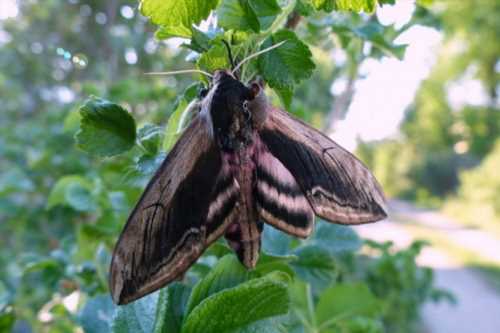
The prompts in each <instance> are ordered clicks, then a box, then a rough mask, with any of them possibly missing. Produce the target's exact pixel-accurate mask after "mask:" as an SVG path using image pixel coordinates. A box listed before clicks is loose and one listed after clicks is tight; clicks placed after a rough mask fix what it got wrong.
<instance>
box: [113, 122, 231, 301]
mask: <svg viewBox="0 0 500 333" xmlns="http://www.w3.org/2000/svg"><path fill="white" fill-rule="evenodd" d="M238 193H239V186H238V184H237V182H236V181H235V180H234V178H233V177H232V176H230V173H229V172H228V170H227V167H226V166H225V165H223V162H222V158H221V155H220V152H219V149H218V147H217V145H216V144H215V143H214V141H213V139H212V138H211V137H210V135H209V124H208V123H207V122H206V121H205V120H204V118H202V117H200V116H198V117H197V118H195V119H194V120H193V122H192V123H191V125H190V126H189V127H188V128H187V129H186V130H185V131H184V133H183V135H182V136H181V137H180V138H179V140H178V142H177V144H176V145H175V146H174V147H173V149H172V150H171V152H170V153H169V154H168V156H167V158H166V159H165V161H164V162H163V164H162V165H161V167H160V168H159V170H158V171H157V172H156V174H155V175H154V177H153V178H152V179H151V181H150V182H149V184H148V186H147V188H146V190H145V191H144V193H143V195H142V197H141V198H140V200H139V202H138V203H137V205H136V207H135V208H134V210H133V211H132V213H131V215H130V217H129V219H128V221H127V223H126V225H125V227H124V229H123V231H122V234H121V236H120V238H119V240H118V243H117V244H116V247H115V249H114V252H113V259H112V263H111V272H110V289H111V293H112V296H113V300H114V301H115V303H117V304H126V303H129V302H131V301H133V300H135V299H137V298H139V297H142V296H144V295H146V294H148V293H151V292H153V291H155V290H157V289H159V288H161V287H162V286H164V285H166V284H167V283H169V282H171V281H172V280H175V279H177V278H179V277H180V276H182V274H183V273H184V272H185V271H186V270H187V269H188V268H189V267H190V266H191V264H192V263H194V261H196V259H197V258H198V257H199V256H200V255H201V254H202V253H203V251H204V250H205V249H206V247H207V246H208V245H209V244H210V243H212V242H213V241H215V240H216V239H217V238H219V237H220V236H221V235H222V234H223V233H224V230H225V229H226V227H227V226H228V224H229V223H230V222H231V221H232V219H233V218H234V216H233V215H234V213H235V209H234V207H235V205H236V201H237V198H238V195H239V194H238Z"/></svg>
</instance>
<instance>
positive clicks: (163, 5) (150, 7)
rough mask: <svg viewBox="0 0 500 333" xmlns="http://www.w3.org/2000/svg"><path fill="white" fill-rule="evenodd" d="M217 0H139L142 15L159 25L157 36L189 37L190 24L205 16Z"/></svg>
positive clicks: (215, 4)
mask: <svg viewBox="0 0 500 333" xmlns="http://www.w3.org/2000/svg"><path fill="white" fill-rule="evenodd" d="M218 2H219V0H141V2H140V10H141V13H142V15H144V16H146V17H148V18H149V19H150V20H151V22H153V23H154V24H156V25H159V26H161V28H160V30H159V32H157V34H156V37H157V38H160V39H162V38H169V37H173V36H180V37H191V26H192V25H193V24H197V23H199V22H201V21H202V20H203V19H205V18H207V16H208V14H210V11H211V10H212V9H214V8H215V7H216V6H217V3H218Z"/></svg>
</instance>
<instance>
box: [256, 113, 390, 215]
mask: <svg viewBox="0 0 500 333" xmlns="http://www.w3.org/2000/svg"><path fill="white" fill-rule="evenodd" d="M260 136H261V139H262V141H263V143H264V144H265V145H266V147H267V148H268V149H269V151H270V152H271V153H272V154H273V155H274V156H275V157H276V158H277V159H278V160H279V161H280V162H281V163H282V164H283V165H284V166H285V167H286V168H287V169H288V170H289V171H290V173H291V174H292V175H293V177H294V178H295V180H296V181H297V183H298V184H299V185H300V187H301V189H302V191H303V192H304V193H305V195H306V197H307V199H308V200H309V203H310V204H311V207H312V208H313V210H314V212H315V213H316V215H318V216H320V217H322V218H324V219H326V220H328V221H330V222H334V223H343V224H358V223H366V222H374V221H378V220H381V219H383V218H385V217H386V216H387V214H386V208H385V199H384V195H383V193H382V190H381V188H380V185H379V184H378V183H377V181H376V179H375V178H374V177H373V175H372V174H371V173H370V171H369V170H368V169H367V168H366V167H365V166H364V165H363V164H362V163H361V162H360V161H359V160H358V159H357V158H356V157H354V156H353V155H352V154H350V153H349V152H347V151H346V150H344V149H343V148H342V147H340V146H339V145H338V144H336V143H335V142H333V141H332V140H331V139H330V138H328V137H327V136H326V135H324V134H323V133H321V132H319V131H317V130H315V129H313V128H312V127H310V126H309V125H307V124H305V123H303V122H302V121H300V120H299V119H296V118H294V117H292V116H291V115H289V114H288V113H287V112H285V111H282V110H279V109H272V110H271V111H270V112H269V117H268V118H267V120H266V122H265V124H264V126H263V128H262V130H261V131H260Z"/></svg>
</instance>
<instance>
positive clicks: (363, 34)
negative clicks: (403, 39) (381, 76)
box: [332, 22, 407, 59]
mask: <svg viewBox="0 0 500 333" xmlns="http://www.w3.org/2000/svg"><path fill="white" fill-rule="evenodd" d="M332 29H333V31H334V32H335V33H337V34H338V36H339V37H340V38H342V39H343V40H345V41H346V42H350V41H351V40H352V38H354V37H357V38H359V39H361V40H363V41H367V42H370V43H372V44H373V46H375V47H376V48H378V49H379V50H380V51H382V52H383V53H384V54H386V55H389V56H395V57H397V58H398V59H402V58H403V57H404V54H405V51H406V46H407V45H398V44H394V39H395V38H396V37H397V36H398V34H399V32H398V31H396V30H395V29H394V28H393V27H392V26H388V27H384V26H382V25H381V24H379V23H376V22H368V23H365V24H363V25H360V26H352V25H351V23H347V22H335V23H334V24H333V25H332Z"/></svg>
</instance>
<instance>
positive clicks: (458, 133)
mask: <svg viewBox="0 0 500 333" xmlns="http://www.w3.org/2000/svg"><path fill="white" fill-rule="evenodd" d="M428 9H429V10H430V11H431V12H432V13H433V15H434V18H435V19H436V20H438V21H439V26H441V27H442V29H443V35H444V42H443V45H442V47H441V48H440V50H439V54H438V60H437V62H436V64H435V65H434V68H433V71H432V73H431V74H430V76H429V77H428V78H427V79H426V80H424V82H423V83H422V84H421V86H420V88H419V90H418V92H417V95H416V97H415V100H414V102H413V104H412V105H411V106H410V107H409V108H408V110H407V112H406V116H405V119H404V121H403V123H402V125H401V132H402V134H403V136H402V139H401V142H400V145H402V146H406V147H407V148H402V149H403V150H404V151H406V150H412V151H414V152H415V154H414V155H413V159H411V160H409V161H408V160H407V161H401V159H396V160H393V163H397V164H404V165H405V166H408V165H410V168H405V167H403V166H401V167H398V166H391V168H396V169H406V172H404V173H403V174H404V175H403V176H402V177H396V178H392V179H390V180H387V182H383V185H385V186H387V187H391V185H390V183H398V182H400V183H401V184H407V182H408V180H410V182H411V183H412V184H411V185H410V188H412V189H413V190H412V191H411V192H412V193H413V194H412V195H409V196H408V192H407V191H406V190H401V191H400V190H397V191H394V192H392V193H391V194H392V195H394V196H403V197H406V198H412V199H417V200H420V201H422V202H427V203H429V202H432V201H435V199H439V197H441V199H442V198H443V196H445V195H446V194H450V193H452V192H453V191H454V190H456V188H457V186H458V184H459V178H458V174H459V172H460V171H461V170H463V169H465V168H469V167H471V166H474V165H476V164H477V163H478V162H479V161H480V160H481V159H482V158H483V157H484V156H486V155H487V154H488V153H489V152H490V150H491V149H492V147H493V144H494V142H495V140H496V139H497V138H498V137H499V136H500V110H499V105H500V101H499V99H498V87H499V86H500V85H499V83H500V81H499V80H500V71H499V64H500V45H499V43H495V42H493V41H494V40H495V39H496V38H497V37H495V36H498V34H499V32H500V21H499V20H498V19H497V17H498V16H499V15H500V3H499V2H498V1H495V0H491V1H490V0H484V1H480V2H475V1H459V2H457V1H453V0H450V1H440V2H435V3H431V5H430V6H429V7H428ZM426 21H427V22H433V25H435V23H436V22H435V21H429V20H426ZM470 87H473V88H474V89H472V88H470ZM472 90H473V91H472ZM391 145H392V144H391V143H388V144H385V143H382V144H380V145H379V146H378V147H375V148H373V149H375V150H379V149H380V150H385V151H386V152H385V153H380V154H388V153H389V151H391V150H392V148H391V147H392V146H391ZM374 154H375V155H377V153H374ZM374 167H375V169H378V170H385V171H379V172H386V173H389V170H390V169H387V168H388V167H389V166H388V165H386V167H383V166H374ZM402 188H407V186H402ZM438 201H439V200H438Z"/></svg>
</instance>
